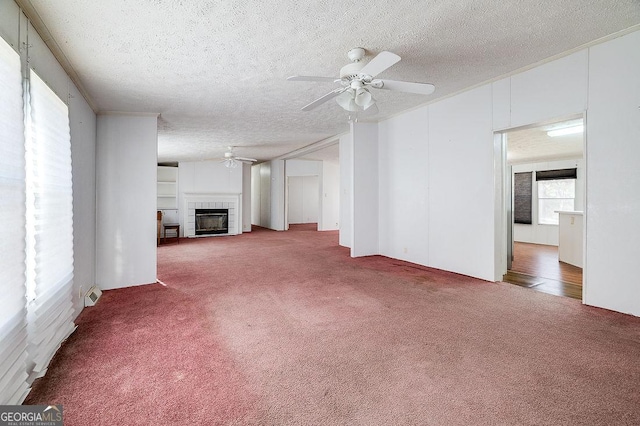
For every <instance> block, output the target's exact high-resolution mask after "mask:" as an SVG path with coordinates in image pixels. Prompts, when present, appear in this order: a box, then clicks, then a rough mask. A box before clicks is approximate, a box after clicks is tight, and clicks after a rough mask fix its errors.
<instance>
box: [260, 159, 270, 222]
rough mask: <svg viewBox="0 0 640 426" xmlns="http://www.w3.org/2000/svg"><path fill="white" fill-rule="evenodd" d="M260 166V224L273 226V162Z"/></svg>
mask: <svg viewBox="0 0 640 426" xmlns="http://www.w3.org/2000/svg"><path fill="white" fill-rule="evenodd" d="M258 167H259V168H260V220H259V222H258V225H260V226H262V227H264V228H269V227H270V226H271V163H270V162H267V163H262V164H260V165H259V166H258Z"/></svg>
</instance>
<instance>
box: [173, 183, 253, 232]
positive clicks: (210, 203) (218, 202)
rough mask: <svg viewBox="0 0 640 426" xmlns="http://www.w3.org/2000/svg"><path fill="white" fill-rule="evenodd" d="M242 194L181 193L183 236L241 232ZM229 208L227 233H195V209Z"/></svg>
mask: <svg viewBox="0 0 640 426" xmlns="http://www.w3.org/2000/svg"><path fill="white" fill-rule="evenodd" d="M241 197H242V194H236V193H233V194H228V193H226V194H225V193H205V192H198V193H189V192H185V193H184V194H183V195H182V199H183V203H184V210H183V211H184V215H183V223H182V226H183V229H184V236H185V237H190V238H194V237H210V236H223V235H237V234H241V233H242V231H241V229H242V228H241V226H240V225H241V221H242V205H241V203H240V200H241ZM223 208H224V209H229V233H228V234H209V235H196V227H195V209H223Z"/></svg>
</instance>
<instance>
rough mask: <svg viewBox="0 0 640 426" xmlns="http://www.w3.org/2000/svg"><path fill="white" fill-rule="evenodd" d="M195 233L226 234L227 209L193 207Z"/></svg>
mask: <svg viewBox="0 0 640 426" xmlns="http://www.w3.org/2000/svg"><path fill="white" fill-rule="evenodd" d="M195 225H196V229H195V231H196V235H212V234H228V233H229V209H195Z"/></svg>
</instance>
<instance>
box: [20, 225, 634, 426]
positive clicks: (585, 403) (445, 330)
mask: <svg viewBox="0 0 640 426" xmlns="http://www.w3.org/2000/svg"><path fill="white" fill-rule="evenodd" d="M293 228H294V229H293V230H291V231H288V232H273V231H268V230H264V229H260V228H258V229H255V228H254V232H252V233H250V234H243V235H241V236H235V237H216V238H200V239H190V240H182V241H181V242H180V244H175V243H174V244H166V245H161V246H160V247H159V248H158V278H159V279H160V280H161V281H163V282H164V283H166V287H164V286H162V285H160V284H153V285H147V286H140V287H134V288H126V289H120V290H112V291H107V292H105V293H104V295H103V297H102V299H101V300H100V302H99V303H98V305H97V306H96V307H93V308H87V309H85V310H84V311H83V312H82V314H81V315H80V317H79V318H78V320H77V321H76V322H77V324H78V326H79V327H78V330H77V331H76V332H75V333H74V334H73V335H72V337H70V338H69V340H68V341H67V342H66V343H65V344H64V346H63V347H62V348H61V350H60V351H59V353H58V355H56V357H55V359H54V360H53V362H52V364H51V367H50V369H49V372H48V374H47V376H46V377H45V378H44V379H41V380H39V381H37V382H36V384H35V386H34V388H33V391H32V392H31V394H30V395H29V398H28V400H27V401H26V403H28V404H51V403H61V404H64V413H65V425H115V424H119V425H134V424H136V425H138V424H139V425H142V424H158V425H189V424H197V425H205V424H206V425H212V424H220V425H245V424H260V425H516V424H517V425H540V424H545V425H551V424H562V425H578V424H583V425H638V424H640V318H635V317H630V316H627V315H623V314H618V313H613V312H609V311H605V310H602V309H596V308H591V307H586V306H583V305H581V303H580V302H579V301H576V300H572V299H568V298H562V297H557V296H552V295H547V294H543V293H539V292H534V291H531V290H528V289H525V288H521V287H518V286H514V285H510V284H504V283H488V282H484V281H479V280H476V279H473V278H469V277H465V276H460V275H456V274H452V273H447V272H442V271H437V270H432V269H429V268H424V267H420V266H417V265H413V264H410V263H405V262H402V261H397V260H392V259H388V258H384V257H379V256H374V257H367V258H360V259H351V258H349V251H348V249H345V248H343V247H339V246H338V245H337V233H336V232H322V233H321V232H314V231H313V230H312V229H311V227H309V226H297V227H293Z"/></svg>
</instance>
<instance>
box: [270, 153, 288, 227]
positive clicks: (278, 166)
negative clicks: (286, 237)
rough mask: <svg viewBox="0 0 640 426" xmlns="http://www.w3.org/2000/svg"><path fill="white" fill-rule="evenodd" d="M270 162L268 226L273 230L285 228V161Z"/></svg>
mask: <svg viewBox="0 0 640 426" xmlns="http://www.w3.org/2000/svg"><path fill="white" fill-rule="evenodd" d="M269 163H271V174H270V177H271V188H270V189H271V197H270V199H271V206H270V207H271V208H270V220H269V228H270V229H273V230H275V231H284V230H285V208H286V206H285V195H284V189H285V180H286V177H285V163H284V160H273V161H270V162H269Z"/></svg>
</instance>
